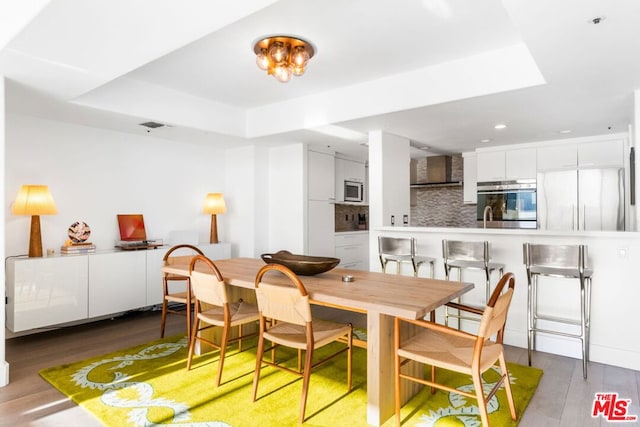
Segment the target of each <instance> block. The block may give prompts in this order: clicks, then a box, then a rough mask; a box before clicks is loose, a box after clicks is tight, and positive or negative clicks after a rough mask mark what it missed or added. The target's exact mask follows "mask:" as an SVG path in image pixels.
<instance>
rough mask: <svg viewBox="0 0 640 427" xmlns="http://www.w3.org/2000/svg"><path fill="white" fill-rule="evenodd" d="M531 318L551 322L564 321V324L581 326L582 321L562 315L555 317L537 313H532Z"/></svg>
mask: <svg viewBox="0 0 640 427" xmlns="http://www.w3.org/2000/svg"><path fill="white" fill-rule="evenodd" d="M533 319H534V320H547V321H551V322H556V323H564V324H566V325H575V326H581V325H582V322H580V320H574V319H567V318H563V317H555V316H548V315H542V316H541V315H538V314H534V315H533Z"/></svg>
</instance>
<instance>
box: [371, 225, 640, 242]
mask: <svg viewBox="0 0 640 427" xmlns="http://www.w3.org/2000/svg"><path fill="white" fill-rule="evenodd" d="M373 230H375V231H384V232H399V233H407V232H408V233H411V232H413V233H461V234H496V235H507V236H553V237H604V238H615V239H638V238H640V232H637V231H561V230H534V229H524V228H458V227H404V226H398V227H390V226H387V227H375V228H373Z"/></svg>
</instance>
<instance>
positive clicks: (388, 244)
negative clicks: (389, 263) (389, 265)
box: [378, 236, 416, 256]
mask: <svg viewBox="0 0 640 427" xmlns="http://www.w3.org/2000/svg"><path fill="white" fill-rule="evenodd" d="M378 254H379V255H383V254H387V255H406V256H415V254H416V239H415V238H413V237H384V236H378Z"/></svg>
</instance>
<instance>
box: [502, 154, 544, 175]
mask: <svg viewBox="0 0 640 427" xmlns="http://www.w3.org/2000/svg"><path fill="white" fill-rule="evenodd" d="M536 172H537V168H536V149H535V148H521V149H515V150H506V151H505V180H507V181H512V180H517V179H536Z"/></svg>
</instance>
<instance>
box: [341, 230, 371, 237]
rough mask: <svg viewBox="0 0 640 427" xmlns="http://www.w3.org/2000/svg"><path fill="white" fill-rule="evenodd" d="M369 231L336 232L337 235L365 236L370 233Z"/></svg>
mask: <svg viewBox="0 0 640 427" xmlns="http://www.w3.org/2000/svg"><path fill="white" fill-rule="evenodd" d="M368 232H369V230H352V231H336V234H337V235H340V236H343V235H346V234H364V233H368Z"/></svg>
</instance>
